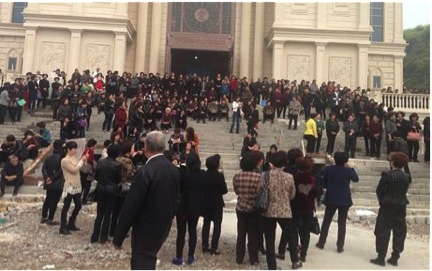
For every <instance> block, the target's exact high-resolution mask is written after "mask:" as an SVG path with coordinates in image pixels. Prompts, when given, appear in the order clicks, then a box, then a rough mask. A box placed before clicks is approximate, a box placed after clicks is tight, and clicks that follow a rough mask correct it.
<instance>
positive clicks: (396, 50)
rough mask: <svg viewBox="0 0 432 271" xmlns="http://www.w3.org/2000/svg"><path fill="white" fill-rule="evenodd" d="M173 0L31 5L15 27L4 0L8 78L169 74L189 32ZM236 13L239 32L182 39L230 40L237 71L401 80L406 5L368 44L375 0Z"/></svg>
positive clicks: (1, 32)
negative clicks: (181, 29)
mask: <svg viewBox="0 0 432 271" xmlns="http://www.w3.org/2000/svg"><path fill="white" fill-rule="evenodd" d="M172 5H173V4H172V3H148V2H140V3H136V2H131V3H127V2H122V3H117V2H109V3H99V2H98V3H75V2H73V3H72V2H69V3H61V2H58V3H33V2H32V3H29V4H28V6H27V7H26V8H25V9H24V11H23V15H24V23H23V24H13V23H11V19H12V6H13V3H0V15H1V16H0V68H1V69H2V70H3V71H4V72H6V73H7V74H8V75H9V76H11V74H25V73H26V72H27V71H36V70H40V71H41V72H50V71H52V70H53V69H56V68H60V69H62V70H65V71H66V72H67V73H68V74H70V73H71V72H72V71H73V70H74V69H75V68H78V69H79V70H83V69H87V68H88V69H91V70H94V69H95V68H96V67H100V68H101V69H102V71H104V72H106V71H107V70H108V69H111V70H118V71H119V72H122V71H129V72H140V71H144V72H146V73H148V72H159V73H164V72H169V71H170V69H171V47H170V46H172V45H173V44H179V42H180V43H181V38H182V37H181V35H179V34H176V33H174V34H176V35H173V34H172V33H171V30H170V29H171V28H170V27H171V26H170V24H171V16H172V15H171V13H172ZM232 10H233V12H232V14H231V24H232V29H233V30H232V32H231V34H229V35H217V34H211V35H209V34H202V35H200V34H197V35H195V36H194V38H193V39H192V38H190V37H191V36H190V35H189V36H188V35H187V34H186V35H185V37H186V40H184V37H183V42H185V41H186V43H185V44H191V48H193V49H201V50H219V49H218V48H222V47H223V46H225V45H224V44H226V45H227V46H228V47H229V48H231V49H230V50H232V51H231V55H232V60H231V61H230V65H229V66H230V72H231V74H233V75H237V76H239V77H244V76H245V77H247V78H249V79H256V78H258V77H261V78H262V77H264V76H267V77H269V78H276V79H277V78H284V79H291V80H293V79H297V80H301V79H307V80H313V79H316V80H317V81H318V82H319V83H320V82H322V81H328V80H331V81H338V82H340V83H341V84H342V85H346V86H349V87H352V88H355V87H357V86H362V87H374V86H373V85H372V84H373V77H374V76H380V82H381V86H380V87H387V86H392V87H393V88H399V89H400V88H401V87H402V84H403V79H402V78H403V74H402V73H403V57H404V56H405V47H406V42H405V41H404V39H403V29H402V3H390V2H386V3H384V13H383V14H384V18H383V22H384V31H383V32H384V40H383V42H371V41H370V35H371V33H372V31H373V29H372V27H371V25H370V3H355V2H347V3H343V2H338V3H332V2H321V3H311V2H309V3H301V2H298V3H294V2H285V3H284V2H277V3H268V2H267V3H232ZM71 14H72V15H71ZM173 41H174V43H173ZM176 42H177V43H176ZM227 42H228V43H227ZM228 47H227V48H228ZM9 57H17V60H18V61H17V63H18V64H17V66H16V68H15V71H10V70H7V69H6V68H7V66H8V65H7V64H8V63H7V62H8V59H9Z"/></svg>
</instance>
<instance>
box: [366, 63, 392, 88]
mask: <svg viewBox="0 0 432 271" xmlns="http://www.w3.org/2000/svg"><path fill="white" fill-rule="evenodd" d="M373 76H381V88H387V87H389V86H391V87H392V88H394V79H395V78H394V58H393V56H386V55H369V78H370V79H369V80H370V84H372V83H373V81H372V78H373Z"/></svg>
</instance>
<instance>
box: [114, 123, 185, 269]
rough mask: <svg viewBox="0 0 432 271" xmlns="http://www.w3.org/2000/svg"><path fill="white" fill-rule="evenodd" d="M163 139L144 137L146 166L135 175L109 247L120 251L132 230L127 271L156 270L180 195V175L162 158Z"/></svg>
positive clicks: (154, 135) (153, 134)
mask: <svg viewBox="0 0 432 271" xmlns="http://www.w3.org/2000/svg"><path fill="white" fill-rule="evenodd" d="M164 150H165V136H164V134H163V133H161V132H158V131H155V132H151V133H149V134H147V137H146V141H145V148H144V153H145V155H146V156H147V158H148V160H147V163H146V164H145V165H144V166H142V167H141V168H140V169H139V170H138V171H137V173H136V174H135V177H134V180H133V181H132V185H131V187H130V191H129V193H128V195H127V198H126V200H125V203H124V205H123V208H122V210H121V212H120V215H119V219H118V224H117V228H116V231H115V234H114V239H113V244H114V246H115V247H116V248H117V249H120V248H121V246H122V244H123V241H124V239H125V238H126V235H127V233H128V231H129V229H130V228H131V227H132V237H131V238H132V240H131V243H132V258H131V269H134V270H150V269H156V260H157V253H158V251H159V249H160V248H161V247H162V244H163V243H164V242H165V240H166V238H167V237H168V234H169V232H170V229H171V223H172V220H173V218H174V215H175V212H176V209H177V203H178V200H179V192H180V172H179V171H178V169H177V168H176V167H175V166H174V165H173V164H172V163H171V162H170V161H168V159H166V158H165V156H164V155H163V152H164Z"/></svg>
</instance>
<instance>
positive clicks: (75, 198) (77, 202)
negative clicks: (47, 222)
mask: <svg viewBox="0 0 432 271" xmlns="http://www.w3.org/2000/svg"><path fill="white" fill-rule="evenodd" d="M72 200H73V202H74V205H75V208H74V209H73V211H72V214H71V216H70V218H69V225H74V224H75V221H76V218H77V216H78V213H79V211H80V210H81V207H82V205H81V194H75V195H71V194H69V193H68V194H67V196H66V198H65V199H64V204H63V209H62V212H61V227H66V225H68V223H67V213H68V211H69V208H70V205H71V203H72Z"/></svg>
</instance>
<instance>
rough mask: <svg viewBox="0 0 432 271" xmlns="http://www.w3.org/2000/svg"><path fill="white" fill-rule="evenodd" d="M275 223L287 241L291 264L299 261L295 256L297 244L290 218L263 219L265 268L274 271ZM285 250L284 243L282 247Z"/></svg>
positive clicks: (296, 255)
mask: <svg viewBox="0 0 432 271" xmlns="http://www.w3.org/2000/svg"><path fill="white" fill-rule="evenodd" d="M276 223H277V224H279V226H280V227H281V229H282V235H285V238H286V239H285V240H287V241H288V244H289V251H290V258H291V262H292V263H296V262H298V261H299V257H298V254H297V245H298V244H297V243H296V237H295V235H296V230H295V228H294V223H293V220H292V218H274V217H263V224H264V236H265V243H266V249H267V253H266V259H267V267H268V269H269V270H276V268H277V266H276V256H275V236H276ZM284 247H285V248H284V250H285V249H286V243H285V246H284Z"/></svg>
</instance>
